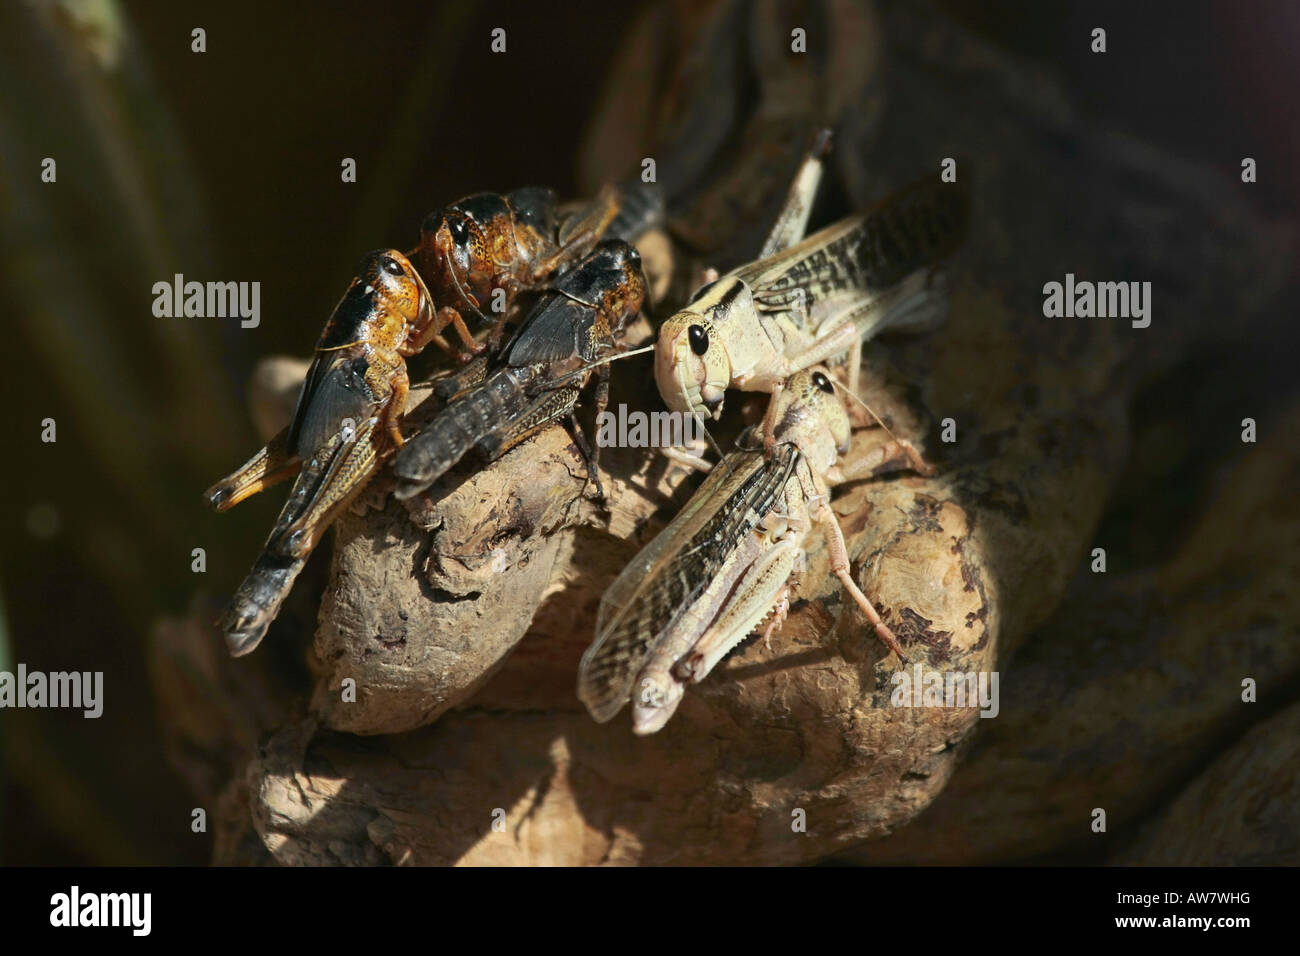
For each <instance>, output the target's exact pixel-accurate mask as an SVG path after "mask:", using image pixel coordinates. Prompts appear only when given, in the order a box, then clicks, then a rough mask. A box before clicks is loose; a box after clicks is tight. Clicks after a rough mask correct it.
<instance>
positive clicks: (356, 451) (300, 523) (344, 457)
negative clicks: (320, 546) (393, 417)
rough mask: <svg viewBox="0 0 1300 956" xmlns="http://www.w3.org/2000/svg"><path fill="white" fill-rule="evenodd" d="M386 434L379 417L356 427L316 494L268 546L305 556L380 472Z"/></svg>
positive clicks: (337, 454) (368, 419) (318, 486)
mask: <svg viewBox="0 0 1300 956" xmlns="http://www.w3.org/2000/svg"><path fill="white" fill-rule="evenodd" d="M383 434H384V432H383V429H382V428H381V425H380V419H379V417H378V416H372V417H370V418H367V419H366V420H365V421H364V422H362V423H361V424H360V425H359V426H357V430H356V434H355V437H354V438H353V440H352V441H351V442H347V443H342V446H341V447H340V448H338V450H337V451H336V452H335V453H334V455H333V457H332V458H331V460H330V463H329V465H328V467H327V468H326V471H325V474H324V476H323V477H322V478H321V480H320V483H319V484H318V485H317V487H316V489H315V492H314V493H313V494H311V495H310V497H309V498H308V500H307V502H306V505H305V507H303V509H302V511H301V513H300V514H299V516H298V517H297V518H296V519H295V520H293V521H292V523H290V524H288V526H287V527H285V528H284V529H283V530H282V531H281V532H280V533H279V534H278V535H276V536H275V537H274V538H273V540H272V541H271V542H269V546H270V547H271V548H272V549H273V550H275V551H278V552H280V553H282V554H287V555H290V556H291V557H305V556H306V555H307V554H309V553H310V552H311V550H312V548H314V547H315V546H316V544H317V542H318V541H319V540H320V535H321V533H322V532H323V531H324V530H325V529H326V528H327V527H329V524H330V522H331V521H333V520H334V518H335V516H337V515H338V513H339V512H340V511H342V510H343V508H344V507H346V506H347V504H348V502H350V501H351V500H352V499H353V498H355V497H356V496H357V495H358V494H360V493H361V491H362V490H363V489H364V488H365V486H366V484H367V483H369V481H370V479H371V478H373V477H374V476H375V473H376V472H377V471H378V470H379V444H380V443H381V442H382V441H383V438H382V436H383Z"/></svg>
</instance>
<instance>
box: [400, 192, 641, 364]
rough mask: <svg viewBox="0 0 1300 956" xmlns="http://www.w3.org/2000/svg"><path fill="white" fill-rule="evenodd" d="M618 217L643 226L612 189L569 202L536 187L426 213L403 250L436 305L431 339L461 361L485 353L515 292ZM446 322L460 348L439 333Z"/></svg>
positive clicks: (540, 280) (581, 250)
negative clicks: (481, 336) (471, 321)
mask: <svg viewBox="0 0 1300 956" xmlns="http://www.w3.org/2000/svg"><path fill="white" fill-rule="evenodd" d="M616 221H617V222H618V223H619V225H620V226H622V227H624V228H627V229H629V230H636V229H642V228H645V225H646V222H645V221H643V220H642V219H641V218H638V217H636V216H635V215H633V214H632V211H631V210H628V211H626V212H624V210H623V209H622V207H621V205H620V200H619V193H618V191H617V190H616V189H614V188H612V187H608V188H606V189H604V190H602V191H601V193H600V194H599V195H598V196H597V197H596V199H595V200H593V201H592V202H590V203H582V204H572V205H568V206H561V205H560V203H559V201H558V199H557V197H556V194H555V192H554V191H553V190H551V189H546V188H543V187H539V186H528V187H524V188H522V189H516V190H514V191H513V192H509V193H505V194H504V195H503V194H500V193H486V192H485V193H475V194H474V195H472V196H466V197H465V198H463V199H459V200H457V201H456V202H454V203H452V204H451V205H449V206H447V207H445V208H443V209H441V210H439V211H437V212H433V213H430V214H429V215H428V216H426V217H425V219H424V221H423V222H422V223H421V225H420V241H419V244H418V245H417V246H416V247H415V249H413V250H411V252H410V253H408V255H409V256H410V258H411V261H412V262H414V263H415V266H416V268H417V269H418V270H419V272H420V275H421V276H422V277H423V278H424V281H425V284H426V285H427V287H428V288H429V289H430V291H432V292H433V296H434V300H435V302H436V303H437V308H436V312H435V314H434V321H433V325H432V330H431V333H430V341H432V342H433V343H434V344H436V345H437V346H438V347H439V348H441V349H443V350H444V351H446V352H448V353H449V354H451V355H453V356H456V357H457V358H460V359H461V360H462V361H469V360H470V359H471V358H472V357H473V356H476V355H480V354H482V353H484V352H486V351H489V350H490V349H492V348H493V347H495V346H496V345H498V344H499V342H500V339H501V337H502V335H503V332H504V328H505V325H506V323H507V321H508V320H509V318H510V317H511V315H512V314H513V306H514V303H515V299H516V297H517V296H518V295H519V294H520V293H521V292H525V291H529V290H533V289H537V288H539V287H540V286H542V285H544V284H546V283H547V282H549V281H550V280H552V279H553V278H554V277H556V276H558V275H561V274H563V273H564V272H566V271H567V270H568V269H569V268H570V267H572V266H574V265H576V264H577V263H578V262H580V261H581V260H582V259H583V257H584V256H586V254H587V253H588V252H590V251H591V249H592V248H593V247H594V246H595V244H596V242H597V241H599V240H600V239H601V238H602V236H603V235H604V234H605V233H606V231H607V230H608V229H609V227H610V226H611V225H612V224H614V223H615V222H616ZM485 310H486V311H491V312H493V313H495V316H496V317H495V318H494V319H489V318H488V317H487V315H485ZM466 314H469V315H471V316H477V317H478V319H479V320H480V322H479V325H480V328H483V327H486V328H487V329H488V330H489V331H488V335H487V340H486V341H482V342H480V341H479V340H478V339H477V338H476V336H475V333H474V332H473V331H471V330H470V327H469V325H468V324H467V323H466V321H465V315H466ZM448 326H450V327H452V328H453V329H455V331H456V334H457V335H458V336H459V338H460V344H459V346H454V345H452V344H451V343H450V342H448V341H447V339H446V338H445V337H444V336H443V332H444V330H446V329H447V327H448Z"/></svg>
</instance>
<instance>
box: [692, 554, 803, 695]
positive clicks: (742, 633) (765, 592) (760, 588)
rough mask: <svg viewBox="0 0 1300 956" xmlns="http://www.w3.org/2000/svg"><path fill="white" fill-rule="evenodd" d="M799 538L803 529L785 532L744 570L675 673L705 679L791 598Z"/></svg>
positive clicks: (693, 680) (693, 679) (798, 557)
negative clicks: (713, 619) (716, 617)
mask: <svg viewBox="0 0 1300 956" xmlns="http://www.w3.org/2000/svg"><path fill="white" fill-rule="evenodd" d="M800 538H802V533H800V532H798V531H791V532H790V533H788V534H786V535H783V536H782V537H781V538H779V539H778V540H777V541H776V542H775V543H774V544H773V545H772V546H771V548H770V549H769V550H768V551H767V553H766V554H764V555H763V556H762V557H761V558H760V559H759V560H758V561H756V562H755V563H754V565H753V566H752V567H750V568H749V570H747V571H746V572H745V574H744V576H743V577H742V578H741V579H740V581H739V582H738V583H737V584H736V587H735V589H734V591H733V592H732V593H733V594H734V595H735V598H734V600H732V601H731V602H730V603H729V604H728V605H727V607H726V608H725V609H724V610H723V612H722V614H721V615H719V616H718V619H717V620H716V621H714V622H713V623H712V624H710V625H709V627H708V628H707V629H706V630H705V631H704V633H703V634H701V635H700V639H699V640H698V641H696V642H695V645H694V646H693V647H692V648H691V649H690V651H689V652H688V653H687V654H685V655H684V656H683V657H682V658H681V659H680V660H679V661H678V662H677V664H676V665H675V666H674V668H673V675H674V676H675V677H676V678H677V679H678V680H681V681H685V682H689V683H692V684H698V683H699V682H700V681H702V680H704V678H705V677H707V676H708V675H709V672H710V671H712V670H713V668H714V667H716V666H717V664H718V662H719V661H720V660H722V659H723V658H724V657H726V656H727V654H729V653H730V652H731V651H732V649H733V648H735V646H736V645H737V644H739V643H740V642H741V641H743V640H744V639H745V638H746V637H748V636H749V635H750V634H751V633H753V631H754V629H755V628H757V627H758V626H759V625H760V624H762V623H763V619H764V618H765V617H767V616H768V615H769V614H771V613H772V612H773V611H774V610H777V608H778V607H779V605H780V604H781V602H782V601H783V600H787V599H788V596H789V582H790V575H791V574H792V573H793V572H794V569H795V567H796V566H797V564H798V563H799V560H800V557H801V556H802V554H803V549H802V548H801V547H800V546H799V539H800ZM787 606H788V601H787Z"/></svg>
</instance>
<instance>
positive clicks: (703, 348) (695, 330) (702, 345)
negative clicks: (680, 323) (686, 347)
mask: <svg viewBox="0 0 1300 956" xmlns="http://www.w3.org/2000/svg"><path fill="white" fill-rule="evenodd" d="M686 337H687V338H688V339H689V340H690V342H691V351H692V352H694V353H695V354H696V355H703V354H704V353H705V352H707V351H708V350H709V333H708V332H705V331H704V326H702V325H692V326H691V327H690V328H689V329H687V330H686Z"/></svg>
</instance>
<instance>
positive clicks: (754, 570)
mask: <svg viewBox="0 0 1300 956" xmlns="http://www.w3.org/2000/svg"><path fill="white" fill-rule="evenodd" d="M838 392H839V390H838V389H837V387H836V385H835V384H834V382H833V381H832V379H831V377H830V375H829V374H828V372H827V371H826V369H824V368H822V367H814V368H810V369H803V370H801V371H799V372H796V373H795V374H794V375H793V376H791V378H790V379H789V381H788V382H787V383H786V387H785V388H784V389H782V391H781V394H780V395H779V396H777V397H776V398H775V399H774V401H775V404H776V406H777V407H776V412H775V415H774V417H773V423H774V424H773V428H774V434H775V439H776V441H775V444H774V448H773V451H772V453H771V454H767V453H765V451H764V450H763V449H762V446H761V444H760V443H758V442H757V441H756V440H754V436H753V434H752V431H751V432H747V433H746V436H748V438H749V441H747V442H746V441H745V436H742V442H741V447H740V448H738V450H736V451H733V452H731V453H729V454H728V455H726V456H725V457H724V458H723V460H722V461H721V463H720V464H719V465H718V466H717V467H715V468H714V469H713V470H712V471H711V473H710V474H709V476H708V478H706V479H705V481H704V483H703V484H702V485H701V486H700V488H699V490H698V491H696V493H695V494H694V496H692V498H691V499H690V501H689V502H687V504H686V506H685V507H684V508H683V509H682V510H681V512H680V513H679V514H678V515H677V517H676V518H674V519H673V521H672V522H671V523H670V524H669V525H668V527H666V528H665V529H664V530H663V531H662V532H661V533H660V534H659V535H658V536H657V537H656V538H655V539H654V540H653V541H651V542H650V544H649V545H647V546H646V547H645V548H644V549H643V550H642V551H641V552H640V553H639V554H638V555H637V556H636V557H635V558H634V559H633V560H632V561H631V562H630V563H629V564H628V566H627V567H626V568H625V569H624V570H623V572H622V574H620V575H619V576H618V578H616V579H615V581H614V583H613V584H612V585H611V586H610V587H609V589H608V590H607V591H606V592H605V595H604V597H603V598H602V600H601V604H600V610H599V612H598V616H597V622H596V639H595V641H594V642H593V643H592V645H591V647H589V648H588V649H587V652H586V653H585V654H584V655H583V657H582V663H581V665H580V668H579V675H578V697H579V698H580V699H581V700H582V702H583V703H584V704H586V706H587V709H588V710H589V711H590V712H591V715H592V716H593V717H594V718H595V719H596V720H598V721H601V722H604V721H607V720H609V719H610V718H611V717H613V716H614V715H615V714H616V713H618V711H619V710H620V709H621V708H622V707H623V705H624V704H625V703H627V702H628V701H629V700H631V701H632V705H633V708H632V717H633V729H634V731H635V732H636V733H638V734H649V733H654V732H655V731H657V730H658V729H659V728H661V727H662V726H663V725H664V724H665V723H666V722H667V721H668V719H669V718H670V717H671V716H672V714H673V711H674V710H675V709H676V707H677V704H678V702H679V701H680V700H681V697H682V694H683V693H684V691H685V688H686V685H687V684H691V683H698V682H699V681H701V680H703V679H704V677H705V676H706V675H707V674H708V673H709V672H710V671H711V670H712V669H713V667H714V666H715V665H716V664H717V663H718V662H719V661H720V660H722V658H723V657H725V656H726V654H727V653H728V652H729V651H731V650H732V649H733V648H734V647H735V646H736V645H737V644H739V643H740V642H741V641H742V640H744V639H745V637H747V636H748V635H749V634H750V633H751V632H753V631H754V630H755V629H756V628H758V627H759V626H760V625H761V624H762V623H763V622H764V621H765V620H766V621H767V629H766V633H767V634H770V633H771V631H772V630H773V629H774V628H776V627H779V626H780V624H781V623H782V621H783V620H784V618H785V614H786V611H787V610H788V609H789V606H790V596H791V593H792V590H793V588H794V586H795V585H794V581H793V578H794V575H796V574H798V573H799V572H800V571H802V570H803V567H804V558H805V547H806V545H807V543H808V541H809V538H810V536H811V534H812V530H813V527H814V525H816V526H818V527H820V528H821V530H822V532H823V534H824V535H825V539H826V545H827V548H828V551H829V555H830V568H831V572H832V573H833V574H834V575H835V576H836V577H838V578H839V580H840V581H841V583H842V584H843V586H844V589H845V590H846V591H847V592H848V593H849V595H850V596H851V597H852V598H853V600H854V602H855V603H856V604H857V605H858V607H860V608H861V609H862V612H863V614H865V615H866V617H867V620H868V621H869V622H870V623H871V625H872V627H873V628H874V630H875V632H876V635H877V636H878V637H879V638H880V640H881V641H883V642H884V643H885V644H886V645H887V646H888V647H889V649H890V650H891V651H893V652H894V653H895V654H897V655H898V656H899V658H900V659H901V660H902V661H903V662H904V663H906V662H907V658H906V657H905V656H904V654H903V651H902V648H901V647H900V646H899V644H898V641H897V639H896V638H895V637H894V634H893V632H891V631H890V629H889V628H888V627H887V626H886V625H885V623H884V622H883V621H882V620H881V618H880V615H879V614H878V613H877V612H876V609H875V607H874V606H873V605H872V603H871V601H870V600H868V599H867V597H866V595H864V594H863V593H862V591H861V590H860V589H859V588H858V585H857V583H856V582H855V581H854V580H853V577H852V575H851V574H850V572H849V558H848V551H847V549H846V547H845V544H844V536H843V534H842V532H841V531H840V527H839V522H838V521H837V519H836V517H835V513H834V512H833V511H832V510H831V508H830V487H831V486H832V485H836V484H839V483H840V482H842V481H846V480H850V479H851V478H853V477H858V476H860V475H866V474H871V473H873V472H874V471H876V470H877V469H879V467H880V466H881V465H882V464H883V463H885V462H888V461H891V460H893V459H896V458H898V457H900V455H901V454H902V453H903V451H904V450H903V449H902V448H901V447H900V446H899V444H898V443H897V442H890V443H887V444H885V445H884V446H882V447H881V448H880V449H879V450H878V452H876V453H874V454H872V455H870V456H867V457H868V458H869V460H863V461H860V462H857V463H855V467H854V469H853V474H852V475H846V474H844V473H843V472H842V470H841V467H840V465H839V460H840V457H841V456H842V455H843V454H844V453H845V452H847V451H848V447H849V434H850V424H849V416H848V412H847V410H846V408H845V406H844V403H843V400H842V398H841V396H840V395H839V394H838Z"/></svg>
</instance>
